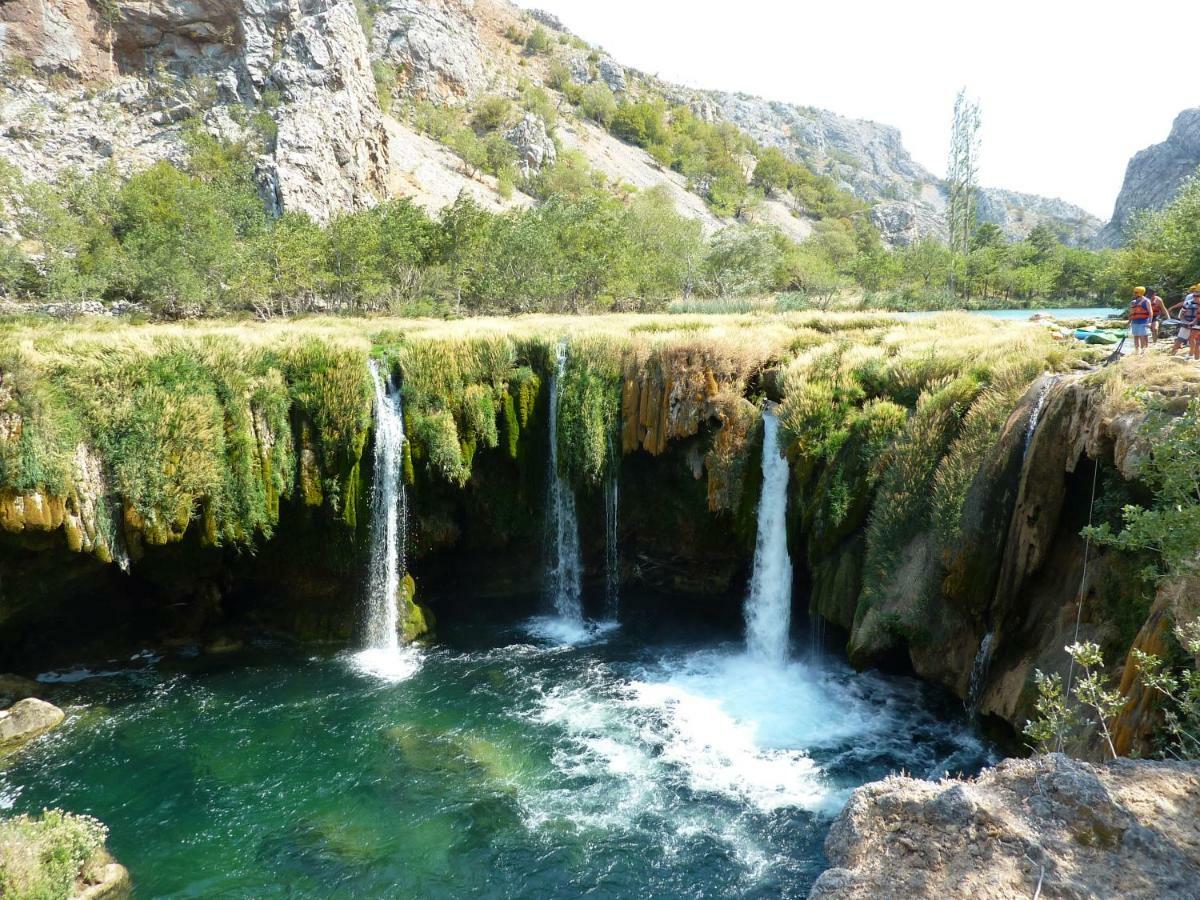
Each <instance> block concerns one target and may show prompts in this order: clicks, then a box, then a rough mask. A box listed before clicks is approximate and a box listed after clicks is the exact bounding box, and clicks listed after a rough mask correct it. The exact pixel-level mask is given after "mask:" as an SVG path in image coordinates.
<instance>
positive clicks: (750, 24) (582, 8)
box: [520, 0, 1200, 219]
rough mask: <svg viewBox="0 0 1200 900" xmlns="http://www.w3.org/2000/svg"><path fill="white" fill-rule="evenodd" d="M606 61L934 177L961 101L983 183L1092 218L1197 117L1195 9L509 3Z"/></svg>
mask: <svg viewBox="0 0 1200 900" xmlns="http://www.w3.org/2000/svg"><path fill="white" fill-rule="evenodd" d="M520 2H522V3H523V4H524V5H526V6H530V7H540V8H542V9H545V10H548V11H549V12H552V13H554V14H555V15H557V16H558V17H559V18H561V19H562V21H563V24H565V25H566V26H567V27H568V28H570V29H571V30H572V31H574V32H575V33H576V34H578V35H580V36H581V37H583V38H584V39H585V40H588V41H589V42H591V43H593V44H599V45H601V46H603V47H604V49H606V50H607V51H608V52H609V53H611V54H612V55H613V57H614V58H615V59H617V61H619V62H622V63H625V64H626V65H631V66H634V67H635V68H638V69H641V70H643V71H646V72H650V73H653V74H657V75H659V76H661V77H663V78H666V79H669V80H671V81H675V82H679V83H682V84H686V85H690V86H692V87H698V88H699V87H702V88H718V89H721V90H727V91H745V92H747V93H753V94H759V95H761V96H764V97H767V98H770V99H773V100H785V101H788V102H792V103H798V104H802V105H807V106H819V107H823V108H825V109H830V110H833V111H834V112H837V113H840V114H842V115H845V116H852V117H855V118H864V119H874V120H875V121H878V122H884V123H887V124H889V125H895V126H896V127H898V128H899V129H900V131H901V133H902V135H903V138H904V144H905V146H906V147H907V148H908V150H909V151H910V152H911V153H912V155H913V157H914V158H915V159H916V160H917V161H918V162H920V163H921V164H922V165H924V166H925V167H926V168H928V169H930V170H931V171H933V172H935V173H936V174H938V175H944V174H945V169H946V154H947V149H948V144H949V130H950V118H951V110H952V107H953V104H954V96H955V94H956V93H957V92H958V89H959V88H960V87H964V86H965V87H966V88H967V91H968V93H969V94H971V95H972V96H974V97H975V98H976V99H978V101H979V103H980V105H981V107H982V111H983V128H982V130H981V138H982V141H983V153H982V163H981V178H980V180H981V182H982V183H983V184H984V185H987V186H989V187H1004V188H1009V189H1011V190H1018V191H1027V192H1029V193H1035V194H1045V195H1047V196H1051V197H1061V198H1063V199H1064V200H1068V201H1070V202H1072V203H1076V204H1078V205H1079V206H1082V207H1083V208H1084V209H1087V210H1089V211H1090V212H1092V213H1094V214H1095V215H1097V216H1099V217H1100V218H1102V219H1108V217H1109V216H1110V215H1111V213H1112V207H1113V202H1114V201H1115V199H1116V196H1117V191H1119V190H1120V187H1121V180H1122V178H1123V177H1124V174H1125V164H1126V163H1127V162H1128V161H1129V157H1130V156H1132V155H1133V153H1134V152H1136V151H1137V150H1140V149H1142V148H1143V147H1146V146H1148V145H1150V144H1153V143H1157V142H1159V141H1162V140H1164V139H1165V138H1166V136H1167V134H1168V132H1169V131H1170V128H1171V122H1172V121H1173V120H1174V118H1175V116H1176V114H1177V113H1179V112H1180V111H1181V110H1183V109H1185V108H1187V107H1191V106H1197V105H1200V68H1198V67H1197V66H1196V64H1195V62H1194V61H1193V60H1192V59H1191V54H1192V47H1193V45H1194V44H1195V42H1196V41H1197V39H1200V27H1198V26H1200V5H1197V4H1195V3H1193V2H1192V0H1170V2H1166V0H1136V2H1125V3H1115V2H1112V0H1097V2H1090V3H1089V2H1080V0H990V2H980V0H907V2H904V0H897V2H881V0H818V2H815V3H813V2H808V3H806V2H803V0H801V2H790V3H789V2H779V0H776V2H771V0H736V2H731V0H520Z"/></svg>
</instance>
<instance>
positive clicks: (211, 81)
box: [0, 0, 387, 221]
mask: <svg viewBox="0 0 1200 900" xmlns="http://www.w3.org/2000/svg"><path fill="white" fill-rule="evenodd" d="M73 2H74V0H69V2H68V0H59V2H58V3H57V4H56V2H55V0H45V5H44V7H43V15H42V16H41V19H40V21H44V22H48V21H51V20H52V19H53V21H54V22H55V23H57V24H56V25H55V27H54V28H42V29H41V30H38V29H35V28H33V27H32V25H30V24H29V23H28V22H27V21H24V20H23V23H22V24H20V25H19V26H18V25H9V27H7V28H6V29H5V34H6V35H8V36H9V37H6V38H5V40H6V47H9V46H10V45H11V46H18V45H19V46H20V47H21V48H23V50H24V52H25V53H26V55H27V56H28V58H29V59H30V60H32V61H33V62H34V64H36V65H37V66H38V71H39V72H40V73H41V74H42V75H48V74H65V75H68V76H71V77H73V78H74V79H76V80H77V81H86V80H88V79H96V78H108V79H111V81H110V83H109V84H108V85H107V86H104V84H103V82H100V83H99V85H96V84H91V83H88V84H80V83H71V81H68V82H67V83H66V84H56V85H54V86H53V87H51V86H49V85H47V84H45V83H43V82H42V81H41V80H39V79H38V78H14V79H11V80H9V81H8V83H7V84H6V86H5V88H4V90H3V93H2V94H0V155H3V157H4V158H5V160H6V161H9V162H11V163H13V164H14V165H15V166H16V167H17V169H18V171H20V172H21V174H23V175H24V176H25V177H27V178H31V179H37V180H53V179H55V178H57V177H58V175H59V174H60V173H62V172H65V171H67V170H79V171H84V172H88V171H94V170H95V169H97V168H99V167H100V166H101V165H105V164H112V165H114V166H115V167H116V168H117V170H118V171H120V172H123V173H128V172H130V171H133V170H136V169H138V168H142V167H144V166H146V165H148V164H150V163H151V162H154V161H156V160H160V159H167V160H172V161H175V162H180V161H182V160H183V159H184V158H185V157H186V146H185V143H184V139H183V134H182V129H183V124H184V122H185V121H187V120H199V121H200V122H201V124H202V125H203V127H205V128H206V129H207V130H209V131H210V132H213V133H217V134H222V135H224V136H226V137H228V138H230V139H244V138H245V137H247V135H248V132H247V131H246V129H244V128H243V127H242V126H240V125H238V124H236V123H237V121H238V120H242V121H244V120H245V118H246V115H247V114H248V112H249V111H252V110H253V109H255V108H257V109H259V110H261V111H266V112H267V113H268V114H269V116H270V117H271V119H272V120H273V122H274V125H273V128H272V131H273V132H274V133H273V134H272V135H271V137H270V139H269V140H268V141H267V142H266V146H265V148H264V153H263V155H262V157H261V158H260V159H259V162H258V170H259V172H258V174H259V182H260V184H261V185H262V189H263V193H264V199H265V200H266V201H267V203H268V205H269V206H270V207H271V208H272V209H274V210H275V211H280V210H284V209H287V210H293V211H298V212H305V213H308V214H309V215H311V216H313V217H314V218H316V219H318V220H319V221H324V220H326V219H328V218H329V217H330V216H331V215H332V214H334V213H335V212H338V211H339V210H345V209H352V208H359V207H363V206H368V205H370V204H372V203H373V202H375V199H376V197H377V196H378V195H379V194H380V193H382V190H383V187H384V180H385V175H386V164H387V134H386V132H385V130H384V128H383V121H382V116H381V113H380V111H379V104H378V101H377V99H376V95H375V80H374V77H373V75H372V72H371V65H370V59H369V57H368V52H367V44H366V39H365V38H364V36H363V34H362V29H361V27H360V26H359V23H358V18H357V15H356V12H355V6H354V3H353V2H352V0H304V2H300V0H236V2H223V0H200V2H198V3H183V2H176V0H152V2H148V3H133V2H124V0H116V2H114V3H112V4H111V5H109V6H108V7H106V9H107V12H106V14H105V17H104V22H103V28H100V27H99V26H98V25H97V24H96V23H95V22H93V21H92V20H91V19H89V18H87V16H84V15H83V14H82V13H80V14H75V13H74V12H72V10H74V6H73V5H72V4H73ZM59 4H62V5H59ZM21 5H22V4H6V5H5V10H8V9H9V8H10V7H17V6H21ZM79 5H80V6H81V7H86V4H79ZM88 8H90V7H88ZM52 13H53V15H52ZM5 15H10V13H7V12H6V13H5ZM13 15H15V13H13ZM26 18H28V17H26ZM13 35H15V37H13ZM98 35H100V36H98ZM10 38H11V40H10ZM10 49H11V47H10ZM63 60H67V62H63ZM71 60H74V61H73V62H71ZM106 60H107V61H108V62H106ZM97 86H99V87H101V89H100V90H96V87H97Z"/></svg>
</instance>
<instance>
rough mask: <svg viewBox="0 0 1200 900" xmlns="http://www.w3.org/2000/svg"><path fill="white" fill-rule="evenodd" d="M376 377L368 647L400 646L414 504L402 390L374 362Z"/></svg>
mask: <svg viewBox="0 0 1200 900" xmlns="http://www.w3.org/2000/svg"><path fill="white" fill-rule="evenodd" d="M370 366H371V377H372V378H373V379H374V381H375V482H374V485H373V486H372V489H371V569H370V573H369V578H368V581H367V597H366V601H367V602H366V607H367V609H366V612H367V620H366V629H365V632H366V633H365V638H366V645H367V647H368V649H375V650H395V649H397V648H398V647H399V645H400V640H399V637H398V636H397V633H396V624H397V622H396V618H397V616H396V593H397V591H398V590H399V589H400V578H401V577H402V576H403V574H404V551H405V546H404V545H405V537H406V534H405V532H406V526H407V521H406V520H407V517H408V504H407V499H406V497H405V494H404V478H403V472H402V464H403V455H404V414H403V410H402V408H401V401H400V392H399V390H395V389H393V388H392V386H391V384H390V383H389V379H387V378H385V377H384V375H383V373H382V372H380V371H379V366H378V365H377V364H376V362H375V360H371V363H370Z"/></svg>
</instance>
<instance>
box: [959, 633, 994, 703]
mask: <svg viewBox="0 0 1200 900" xmlns="http://www.w3.org/2000/svg"><path fill="white" fill-rule="evenodd" d="M995 639H996V635H995V633H994V632H991V631H989V632H988V633H987V634H985V635H984V636H983V640H982V641H980V642H979V652H978V653H976V654H975V662H974V663H973V664H972V665H971V685H970V688H969V689H968V690H967V704H966V706H967V714H968V715H969V716H970V717H971V718H972V719H974V718H975V717H976V716H977V715H979V704H980V703H981V702H982V700H983V688H984V683H985V682H986V681H987V674H988V667H989V666H990V665H991V664H992V644H993V642H994V641H995Z"/></svg>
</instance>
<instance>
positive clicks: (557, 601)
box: [546, 341, 583, 626]
mask: <svg viewBox="0 0 1200 900" xmlns="http://www.w3.org/2000/svg"><path fill="white" fill-rule="evenodd" d="M566 365H567V344H566V341H563V342H561V343H560V344H559V345H558V360H557V364H556V367H555V371H554V374H553V375H552V376H551V377H550V455H549V460H550V462H549V469H548V471H547V472H546V596H547V598H548V599H549V601H550V604H551V605H552V606H553V608H554V612H555V613H556V614H557V615H558V617H559V618H560V619H562V620H563V622H565V623H568V624H570V625H576V626H582V625H583V600H582V594H583V586H582V582H583V562H582V559H581V557H580V553H579V523H578V521H577V520H576V517H575V494H574V492H573V491H572V490H571V485H570V483H569V482H568V481H567V479H566V478H564V477H563V474H562V472H560V471H559V468H558V387H559V381H560V380H561V379H562V376H563V372H564V371H565V370H566Z"/></svg>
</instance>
